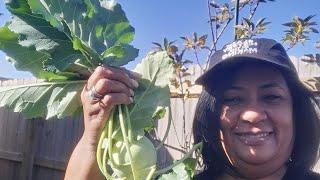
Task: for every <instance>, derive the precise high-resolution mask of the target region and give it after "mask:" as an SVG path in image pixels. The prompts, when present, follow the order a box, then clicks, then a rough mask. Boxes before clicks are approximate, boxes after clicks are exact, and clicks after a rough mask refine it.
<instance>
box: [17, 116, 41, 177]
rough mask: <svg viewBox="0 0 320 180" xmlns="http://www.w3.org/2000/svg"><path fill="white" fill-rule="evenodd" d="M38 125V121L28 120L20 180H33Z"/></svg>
mask: <svg viewBox="0 0 320 180" xmlns="http://www.w3.org/2000/svg"><path fill="white" fill-rule="evenodd" d="M36 125H37V119H29V120H27V128H26V136H25V140H24V143H23V150H22V153H23V159H22V162H21V171H20V179H21V180H32V174H33V173H32V171H33V164H34V153H35V149H36V142H37V141H36Z"/></svg>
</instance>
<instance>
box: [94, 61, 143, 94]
mask: <svg viewBox="0 0 320 180" xmlns="http://www.w3.org/2000/svg"><path fill="white" fill-rule="evenodd" d="M100 79H110V80H115V81H119V82H121V83H123V84H125V85H126V86H127V87H128V88H131V89H133V88H136V87H138V82H137V81H136V80H135V79H132V78H130V77H129V75H128V74H127V73H125V72H124V71H123V70H121V69H118V68H113V67H102V66H99V67H97V68H96V70H95V71H94V72H93V74H92V75H91V76H90V78H89V80H88V88H89V89H90V88H91V87H92V86H93V85H95V84H96V83H97V82H98V81H99V80H100Z"/></svg>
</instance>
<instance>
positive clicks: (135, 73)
mask: <svg viewBox="0 0 320 180" xmlns="http://www.w3.org/2000/svg"><path fill="white" fill-rule="evenodd" d="M130 73H131V75H132V76H133V77H134V78H136V79H140V78H141V77H142V74H140V73H137V72H134V71H130Z"/></svg>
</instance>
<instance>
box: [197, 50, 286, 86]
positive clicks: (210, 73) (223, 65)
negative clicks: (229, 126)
mask: <svg viewBox="0 0 320 180" xmlns="http://www.w3.org/2000/svg"><path fill="white" fill-rule="evenodd" d="M250 62H261V63H266V64H270V65H273V66H275V67H278V68H281V69H285V70H287V71H291V70H290V69H288V67H287V66H285V65H283V64H281V63H278V62H277V61H275V60H271V59H268V58H263V57H262V58H257V57H253V56H243V55H241V56H234V57H231V58H228V59H224V60H221V61H220V62H217V63H215V65H213V67H212V68H210V69H209V70H207V71H206V72H205V73H204V74H202V75H201V76H200V77H199V78H198V79H197V80H196V81H195V83H196V84H199V85H203V86H204V85H205V84H207V83H208V82H210V84H214V82H212V81H215V80H216V79H217V78H214V77H215V76H216V75H218V74H219V76H221V73H219V72H222V70H224V71H225V70H227V69H228V68H230V67H234V66H237V65H239V64H242V63H250Z"/></svg>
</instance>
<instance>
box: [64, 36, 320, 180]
mask: <svg viewBox="0 0 320 180" xmlns="http://www.w3.org/2000/svg"><path fill="white" fill-rule="evenodd" d="M136 78H137V76H133V75H132V74H131V73H130V75H126V73H125V72H124V71H123V70H121V69H114V68H110V67H99V68H97V69H96V71H95V72H94V73H93V74H92V76H91V77H90V78H89V80H88V84H87V86H86V87H85V88H84V90H83V93H82V95H81V100H82V103H83V105H84V121H85V131H84V134H83V136H82V138H81V140H80V141H79V143H78V145H77V146H76V148H75V150H74V152H73V153H72V156H71V158H70V161H69V164H68V168H67V172H66V176H65V179H70V180H71V179H103V176H102V175H101V173H100V172H99V169H98V167H97V164H96V158H95V157H96V156H95V151H96V146H97V142H98V138H99V133H100V131H101V129H102V127H103V125H104V123H105V120H106V119H107V117H108V115H109V112H110V109H111V108H112V106H114V105H116V104H129V103H131V102H132V98H131V97H132V96H133V89H134V88H136V87H137V82H136ZM197 82H198V83H199V84H201V85H203V87H204V90H203V92H202V94H201V97H200V99H199V102H198V106H197V109H196V116H195V119H194V127H193V131H194V137H195V142H200V141H203V142H204V147H203V151H202V155H203V161H204V164H205V170H204V171H203V172H202V173H200V174H199V175H197V176H196V179H200V180H202V179H299V178H300V179H318V178H319V175H317V174H315V173H312V172H311V171H310V169H311V168H312V166H313V165H314V163H315V162H316V160H317V152H318V146H319V134H318V132H317V130H318V128H319V127H320V126H319V117H318V114H317V113H318V112H319V110H318V106H317V104H316V101H315V99H314V96H313V95H312V93H311V92H309V91H308V90H307V89H306V88H304V86H303V85H302V84H301V83H300V81H299V80H298V77H297V73H296V71H295V69H294V66H293V65H292V63H291V62H290V60H289V58H288V56H287V54H286V52H285V50H284V49H283V47H282V46H281V45H280V44H278V43H277V42H275V41H273V40H270V39H246V40H239V41H236V42H233V43H231V44H229V45H226V46H224V48H223V49H222V50H220V51H217V52H216V53H215V54H214V55H213V57H212V59H211V62H210V67H209V70H208V71H207V72H206V73H205V74H204V75H202V76H201V77H200V78H199V79H198V80H197ZM319 179H320V178H319Z"/></svg>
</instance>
